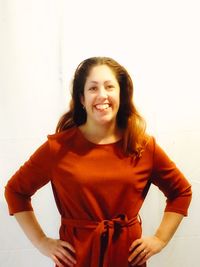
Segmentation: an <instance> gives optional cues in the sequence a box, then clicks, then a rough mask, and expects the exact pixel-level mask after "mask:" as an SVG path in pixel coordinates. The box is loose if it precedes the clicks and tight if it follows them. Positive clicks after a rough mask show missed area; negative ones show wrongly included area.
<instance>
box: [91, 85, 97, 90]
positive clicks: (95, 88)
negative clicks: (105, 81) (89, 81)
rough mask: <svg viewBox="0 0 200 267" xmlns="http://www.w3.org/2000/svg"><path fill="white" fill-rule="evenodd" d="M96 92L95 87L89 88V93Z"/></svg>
mask: <svg viewBox="0 0 200 267" xmlns="http://www.w3.org/2000/svg"><path fill="white" fill-rule="evenodd" d="M96 90H97V87H96V86H92V87H90V88H89V91H96Z"/></svg>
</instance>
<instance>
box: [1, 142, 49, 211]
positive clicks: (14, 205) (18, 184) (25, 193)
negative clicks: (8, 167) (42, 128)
mask: <svg viewBox="0 0 200 267" xmlns="http://www.w3.org/2000/svg"><path fill="white" fill-rule="evenodd" d="M51 158H52V157H51V153H50V147H49V142H48V141H46V142H45V143H44V144H42V145H41V146H40V147H39V148H38V149H37V150H36V151H35V152H34V153H33V154H32V155H31V156H30V158H29V159H28V160H27V161H26V162H25V163H24V164H23V165H22V166H21V167H20V168H19V170H18V171H17V172H16V173H15V174H14V175H13V176H12V177H11V178H10V180H9V181H8V183H7V185H6V187H5V198H6V201H7V204H8V208H9V213H10V215H13V214H14V213H17V212H21V211H32V210H33V208H32V205H31V196H32V195H33V194H34V193H35V192H36V191H37V190H38V189H39V188H41V187H42V186H44V185H45V184H47V183H48V182H49V181H50V179H51V167H52V160H51Z"/></svg>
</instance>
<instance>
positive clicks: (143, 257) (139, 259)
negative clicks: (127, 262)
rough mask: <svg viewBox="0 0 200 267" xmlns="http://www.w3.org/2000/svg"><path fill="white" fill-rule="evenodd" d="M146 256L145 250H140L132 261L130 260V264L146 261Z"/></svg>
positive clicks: (139, 263)
mask: <svg viewBox="0 0 200 267" xmlns="http://www.w3.org/2000/svg"><path fill="white" fill-rule="evenodd" d="M146 256H147V252H146V251H145V250H142V251H141V252H140V254H138V256H137V257H135V258H134V259H133V261H132V262H131V265H132V266H135V265H141V264H142V263H144V262H146V261H147V258H146Z"/></svg>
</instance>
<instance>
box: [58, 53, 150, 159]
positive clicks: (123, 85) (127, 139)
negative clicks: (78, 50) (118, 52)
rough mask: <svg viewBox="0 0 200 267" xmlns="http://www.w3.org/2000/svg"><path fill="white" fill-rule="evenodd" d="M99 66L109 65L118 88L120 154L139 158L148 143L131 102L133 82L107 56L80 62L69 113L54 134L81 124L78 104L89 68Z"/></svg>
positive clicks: (84, 117)
mask: <svg viewBox="0 0 200 267" xmlns="http://www.w3.org/2000/svg"><path fill="white" fill-rule="evenodd" d="M98 65H106V66H108V67H109V68H110V69H111V70H112V71H113V73H114V75H115V77H116V79H117V81H118V83H119V86H120V106H119V110H118V113H117V117H116V120H117V126H118V128H119V129H122V132H123V136H122V142H123V152H124V154H125V155H132V156H134V157H140V156H141V152H142V151H143V148H144V145H145V144H146V141H147V135H146V133H145V130H146V123H145V121H144V119H143V118H142V116H141V115H140V114H139V112H138V111H137V109H136V107H135V105H134V102H133V82H132V79H131V77H130V75H129V73H128V72H127V70H126V69H125V68H124V67H123V66H122V65H120V64H119V63H118V62H117V61H115V60H114V59H112V58H109V57H91V58H88V59H85V60H84V61H82V62H81V63H80V64H79V65H78V67H77V69H76V71H75V74H74V78H73V81H72V99H71V101H70V108H69V111H68V112H66V113H65V114H63V115H62V117H61V118H60V120H59V122H58V124H57V127H56V133H58V132H62V131H64V130H67V129H69V128H72V127H77V126H80V125H82V124H84V123H85V122H86V120H87V114H86V111H85V110H84V109H83V106H82V104H81V100H80V99H81V96H83V95H84V86H85V82H86V79H87V77H88V75H89V73H90V71H91V69H92V68H93V67H95V66H98Z"/></svg>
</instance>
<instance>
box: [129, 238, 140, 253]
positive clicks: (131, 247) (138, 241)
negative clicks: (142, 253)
mask: <svg viewBox="0 0 200 267" xmlns="http://www.w3.org/2000/svg"><path fill="white" fill-rule="evenodd" d="M141 243H142V239H136V240H135V241H134V242H133V243H132V244H131V246H130V248H129V251H132V250H134V249H136V248H137V247H138V246H139V245H141Z"/></svg>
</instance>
